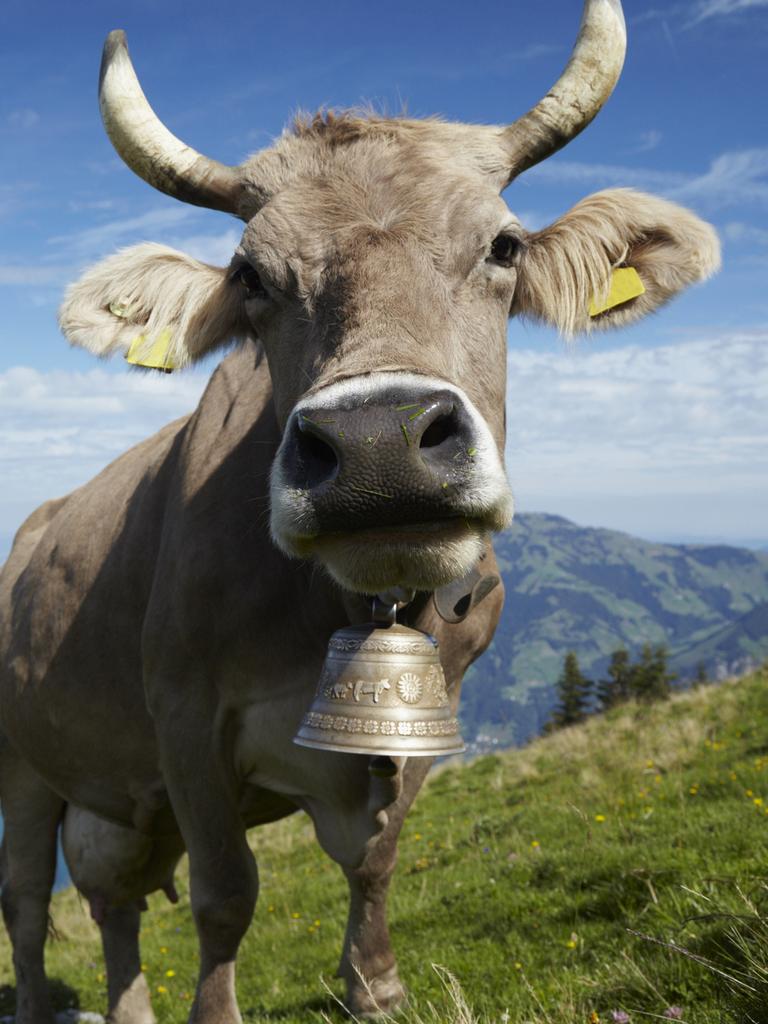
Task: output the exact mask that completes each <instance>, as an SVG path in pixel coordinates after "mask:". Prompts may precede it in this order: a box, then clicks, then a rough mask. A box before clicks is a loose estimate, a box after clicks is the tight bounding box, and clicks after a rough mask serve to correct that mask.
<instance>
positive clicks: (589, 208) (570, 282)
mask: <svg viewBox="0 0 768 1024" xmlns="http://www.w3.org/2000/svg"><path fill="white" fill-rule="evenodd" d="M719 266H720V243H719V241H718V238H717V235H716V233H715V231H714V228H712V227H711V226H710V225H709V224H707V223H705V222H704V221H703V220H700V219H699V218H698V217H697V216H695V214H693V213H691V212H690V211H689V210H686V209H684V208H683V207H681V206H677V205H676V204H675V203H669V202H667V201H666V200H664V199H657V198H656V197H655V196H649V195H645V194H643V193H641V192H632V191H630V190H628V189H611V190H609V191H606V192H597V193H596V194H595V195H593V196H589V198H587V199H584V200H582V202H580V203H577V204H576V206H574V207H573V209H571V210H569V211H568V213H566V215H565V216H564V217H561V218H560V220H558V221H555V223H554V224H551V225H550V226H549V227H547V228H544V229H543V230H542V231H537V232H535V233H533V234H531V235H529V236H528V238H527V245H526V250H525V252H524V254H523V257H522V260H521V263H520V270H519V276H518V284H517V289H516V291H515V298H514V301H513V304H512V314H513V315H514V314H515V313H519V314H521V315H523V316H530V317H532V318H534V319H537V320H543V321H545V322H546V323H549V324H551V325H553V326H555V327H557V328H558V330H560V331H561V333H563V334H564V335H566V336H570V335H573V334H584V333H588V332H589V331H592V330H596V329H601V328H609V327H621V326H624V325H625V324H629V323H632V322H633V321H634V320H638V319H640V317H643V316H645V314H646V313H650V312H652V311H653V310H654V309H657V308H658V307H659V306H661V305H663V303H665V302H667V301H668V300H669V299H671V298H672V297H673V296H674V295H676V294H677V293H678V292H679V291H681V290H682V289H683V288H686V287H687V286H688V285H689V284H693V283H694V282H696V281H702V280H704V279H705V278H707V277H709V275H710V274H713V273H714V272H715V271H716V270H717V269H718V267H719ZM628 267H631V268H634V270H635V271H636V275H634V274H628V275H627V274H624V275H618V276H616V275H615V274H614V270H616V269H618V268H628ZM638 278H639V282H638ZM622 285H623V286H624V290H622ZM638 292H640V294H637V293H638ZM606 305H607V306H608V307H609V308H605V307H606ZM598 310H601V311H600V312H598Z"/></svg>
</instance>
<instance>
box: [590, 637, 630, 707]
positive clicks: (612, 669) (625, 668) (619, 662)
mask: <svg viewBox="0 0 768 1024" xmlns="http://www.w3.org/2000/svg"><path fill="white" fill-rule="evenodd" d="M607 675H608V678H607V679H601V680H600V682H599V683H598V684H597V699H598V701H599V704H600V710H601V711H607V710H608V709H609V708H613V707H615V706H616V705H617V704H623V703H624V702H625V701H627V700H629V698H630V697H631V696H632V666H631V665H630V663H629V651H628V650H627V649H626V648H625V647H619V648H618V649H617V650H615V651H614V652H613V654H612V655H611V661H610V663H609V665H608V669H607Z"/></svg>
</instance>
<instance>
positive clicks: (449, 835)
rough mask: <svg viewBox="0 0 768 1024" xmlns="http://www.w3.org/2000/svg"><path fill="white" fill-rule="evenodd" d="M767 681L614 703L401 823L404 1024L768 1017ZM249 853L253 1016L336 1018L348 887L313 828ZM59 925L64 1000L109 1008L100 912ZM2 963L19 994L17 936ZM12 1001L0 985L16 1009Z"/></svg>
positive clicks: (264, 835)
mask: <svg viewBox="0 0 768 1024" xmlns="http://www.w3.org/2000/svg"><path fill="white" fill-rule="evenodd" d="M767 685H768V673H767V672H766V671H762V672H758V673H756V674H755V675H753V676H751V677H749V678H747V679H744V680H740V681H738V682H732V683H726V684H723V685H721V686H718V687H708V688H704V689H701V690H698V691H695V692H691V693H688V694H683V695H678V696H676V697H674V698H673V699H672V700H671V701H669V702H668V703H665V704H659V705H653V706H645V707H637V706H627V707H623V708H618V709H616V710H615V711H613V712H611V713H610V714H609V715H607V716H605V717H603V718H594V719H591V720H590V721H589V722H587V723H586V724H585V725H584V726H580V727H576V728H571V729H568V730H564V731H562V732H559V733H555V734H554V735H552V736H549V737H547V738H546V739H542V740H539V741H537V742H535V743H533V744H531V745H530V746H528V747H526V748H525V749H523V750H518V751H511V752H508V753H505V754H501V755H498V756H492V757H484V758H481V759H480V760H478V761H476V762H474V763H472V764H470V765H460V764H449V765H447V766H444V767H442V768H441V769H440V770H439V771H437V772H436V773H435V775H434V776H433V777H432V779H431V780H430V782H429V784H428V785H427V786H426V787H425V789H424V790H423V792H422V793H421V795H420V796H419V799H418V800H417V802H416V805H415V807H414V809H413V811H412V813H411V815H410V816H409V818H408V820H407V822H406V825H405V828H404V831H403V835H402V839H401V843H400V863H399V867H398V871H397V874H396V877H395V881H394V884H393V891H392V898H391V905H390V922H391V927H392V937H393V942H394V945H395V949H396V951H397V953H398V957H399V962H400V970H401V976H402V977H403V979H404V981H405V982H406V984H407V985H408V986H409V989H410V992H411V1004H410V1007H409V1009H408V1011H406V1013H405V1014H403V1015H402V1016H401V1017H398V1020H401V1021H403V1024H417V1022H424V1024H433V1022H437V1021H442V1022H448V1021H452V1022H454V1024H471V1022H473V1021H478V1022H482V1024H501V1022H512V1024H528V1022H530V1024H533V1022H536V1024H573V1022H585V1024H586V1022H589V1021H590V1020H592V1021H594V1020H595V1019H596V1017H595V1016H594V1015H596V1016H597V1017H599V1019H600V1020H601V1021H608V1022H610V1021H612V1020H613V1015H614V1014H617V1013H618V1014H622V1013H623V1014H626V1015H627V1017H628V1018H629V1020H630V1021H631V1022H632V1024H639V1022H641V1021H643V1022H645V1021H653V1020H654V1019H659V1018H661V1019H662V1020H663V1019H665V1018H664V1016H663V1015H664V1013H665V1011H668V1010H669V1008H670V1007H678V1008H680V1009H681V1011H682V1019H683V1020H684V1021H687V1022H689V1024H768V694H767V692H766V687H767ZM251 840H252V844H253V848H254V850H255V851H256V855H257V859H258V862H259V867H260V875H261V896H260V900H259V906H258V908H257V912H256V916H255V918H254V922H253V924H252V927H251V929H250V931H249V933H248V935H247V936H246V939H245V941H244V943H243V947H242V949H241V955H240V960H239V969H238V991H239V999H240V1005H241V1008H242V1010H243V1016H244V1018H245V1020H247V1021H264V1022H267V1021H269V1022H278V1021H279V1022H281V1024H298V1022H302V1024H304V1022H307V1021H317V1022H320V1021H331V1022H334V1024H335V1022H337V1021H340V1020H342V1019H344V1018H343V1015H342V1013H341V1011H340V1009H339V1007H338V1005H337V1003H336V1001H335V999H334V996H338V995H341V991H342V990H341V987H340V985H339V983H338V982H337V981H336V980H335V979H334V978H333V974H334V971H335V968H336V963H337V959H338V955H339V952H340V949H341V943H342V937H343V932H344V919H345V911H346V893H345V885H344V883H343V880H342V878H341V874H340V872H339V871H338V870H337V869H336V867H335V866H334V865H333V864H332V863H331V862H330V861H328V859H327V858H326V857H325V856H324V855H323V854H322V853H321V851H320V850H319V848H318V846H317V844H316V842H315V840H314V837H313V834H312V830H311V827H310V825H309V823H308V820H307V819H306V818H304V817H299V816H296V817H294V818H291V819H287V820H286V821H283V822H279V823H277V824H275V825H272V826H268V827H266V828H262V829H259V830H255V831H254V832H253V833H252V834H251ZM178 884H179V890H180V894H181V903H180V905H179V906H178V907H172V906H171V905H170V904H168V903H167V902H166V901H165V899H164V898H163V897H157V896H155V897H153V898H152V899H151V901H150V911H149V912H148V913H147V914H145V915H144V917H143V929H142V948H143V956H144V961H145V964H146V973H147V977H148V980H149V982H150V986H151V988H152V990H153V992H154V994H155V1000H154V1001H155V1008H156V1012H157V1015H158V1019H159V1021H160V1022H161V1024H164V1022H171V1021H183V1020H185V1018H186V1014H187V1012H188V1010H189V1005H190V997H191V994H192V992H193V988H194V977H195V967H196V947H195V939H194V929H193V926H192V922H191V918H190V913H189V898H188V888H187V879H186V871H183V872H181V873H180V877H179V879H178ZM52 914H53V921H54V925H55V929H56V934H55V937H53V938H52V939H51V941H50V943H49V947H48V965H49V974H50V976H51V977H52V978H54V979H57V989H56V992H57V999H58V1001H59V1002H60V1003H61V1005H62V1006H65V1005H67V1004H68V1003H69V1002H72V1001H74V1002H75V1003H76V1004H77V1005H80V1006H81V1007H83V1008H84V1009H89V1010H99V1009H103V1007H104V1002H105V999H104V994H103V993H104V983H103V970H104V968H103V960H102V957H101V953H100V949H99V945H98V937H97V933H96V929H95V927H94V926H93V925H92V924H91V922H90V921H89V919H88V916H87V908H86V907H85V906H83V905H82V904H81V903H80V901H79V900H78V898H77V896H76V894H75V893H73V892H72V891H71V890H69V891H65V892H63V893H61V894H58V895H57V896H56V898H55V900H54V905H53V911H52ZM0 964H2V968H0V985H11V984H12V975H11V972H10V967H9V966H8V965H9V964H10V956H9V952H8V948H7V943H6V941H5V938H4V937H3V939H2V948H0ZM433 965H440V966H439V967H438V968H437V969H436V968H435V967H434V966H433ZM459 986H460V987H459ZM462 993H463V995H462ZM462 999H464V1000H465V1003H464V1005H463V1006H462V1005H461V1000H462ZM10 1000H11V992H10V989H5V990H3V991H2V992H0V1015H1V1014H2V1013H7V1012H10V1010H11V1005H10ZM619 1019H624V1018H623V1017H621V1016H620V1018H619Z"/></svg>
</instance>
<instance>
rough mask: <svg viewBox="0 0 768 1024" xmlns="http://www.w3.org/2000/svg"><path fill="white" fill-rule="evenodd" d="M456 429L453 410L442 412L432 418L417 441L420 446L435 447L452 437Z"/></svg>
mask: <svg viewBox="0 0 768 1024" xmlns="http://www.w3.org/2000/svg"><path fill="white" fill-rule="evenodd" d="M457 429H458V424H457V423H456V418H455V416H454V414H453V410H451V412H448V413H444V414H443V415H442V416H438V417H437V419H436V420H432V422H431V423H430V424H429V426H428V427H427V429H426V430H425V431H424V433H423V434H422V435H421V439H420V441H419V447H420V448H437V447H439V446H440V445H441V444H442V443H443V441H447V440H448V438H449V437H453V436H454V434H455V433H456V431H457Z"/></svg>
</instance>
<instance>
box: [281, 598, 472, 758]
mask: <svg viewBox="0 0 768 1024" xmlns="http://www.w3.org/2000/svg"><path fill="white" fill-rule="evenodd" d="M394 612H395V609H394V607H393V608H392V609H391V618H390V620H389V621H387V620H386V619H385V620H384V621H381V618H382V617H381V616H380V615H376V607H375V606H374V615H375V617H377V618H379V620H380V621H376V622H369V623H366V624H365V625H358V626H347V627H345V628H344V629H339V630H337V631H336V632H335V633H334V634H333V636H332V637H331V639H330V641H329V642H328V653H327V655H326V658H325V663H324V665H323V670H322V672H321V674H320V682H319V684H318V687H317V693H316V695H315V699H314V701H313V703H312V707H311V709H310V710H309V711H308V712H307V714H306V715H305V716H304V718H303V720H302V723H301V726H300V728H299V731H298V733H297V734H296V736H295V737H294V740H293V742H294V743H298V744H299V745H300V746H302V747H314V748H316V749H319V750H337V751H346V752H347V753H350V754H370V755H373V756H377V755H390V756H394V755H400V756H403V755H405V756H408V757H418V756H430V755H431V756H436V755H443V754H459V753H461V751H462V750H464V743H463V742H462V739H461V735H460V733H459V723H458V721H457V720H456V718H455V716H454V715H453V714H452V712H451V708H450V704H449V701H448V693H447V690H446V686H445V676H444V675H443V669H442V666H441V665H440V657H439V655H438V643H437V640H436V639H435V638H434V637H433V636H430V635H429V633H422V632H421V631H419V630H417V629H410V628H409V627H408V626H401V625H399V624H398V623H397V622H395V621H394V619H395V614H394Z"/></svg>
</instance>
